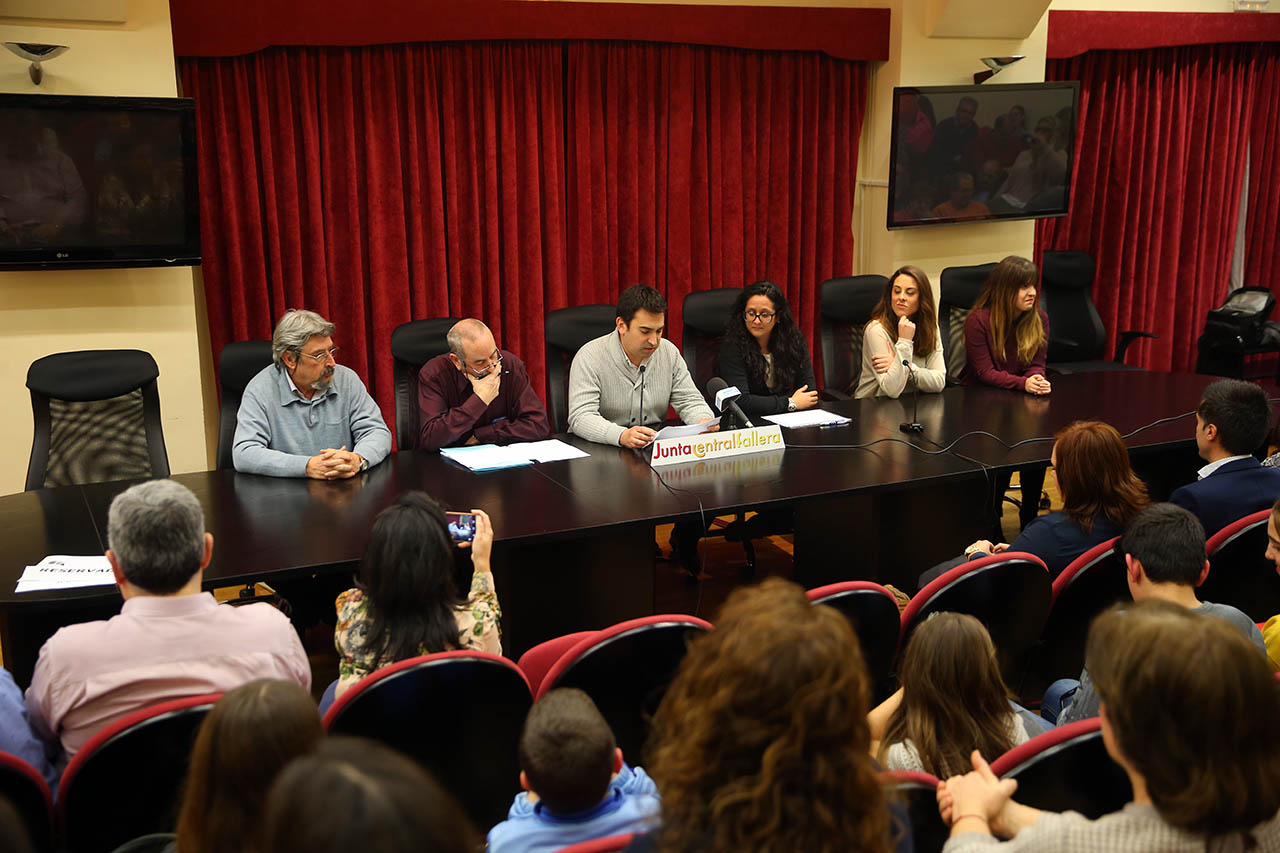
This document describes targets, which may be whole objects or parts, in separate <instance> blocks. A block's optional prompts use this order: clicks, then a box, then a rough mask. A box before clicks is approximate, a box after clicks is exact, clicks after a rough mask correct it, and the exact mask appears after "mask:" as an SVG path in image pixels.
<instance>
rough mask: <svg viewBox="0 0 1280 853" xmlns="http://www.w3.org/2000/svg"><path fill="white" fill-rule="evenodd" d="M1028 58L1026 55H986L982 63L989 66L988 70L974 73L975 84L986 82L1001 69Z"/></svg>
mask: <svg viewBox="0 0 1280 853" xmlns="http://www.w3.org/2000/svg"><path fill="white" fill-rule="evenodd" d="M1023 59H1026V57H1025V56H984V57H982V64H983V65H985V66H987V68H988V70H987V71H978V72H976V73H975V74H974V75H973V85H975V86H976V85H978V84H979V83H985V82H986V81H988V80H990V79H991V78H992V77H994V76H996V75H997V74H999V73H1000V72H1001V71H1003V70H1005V69H1006V68H1008V67H1009V66H1010V65H1012V64H1013V63H1015V62H1019V61H1021V60H1023Z"/></svg>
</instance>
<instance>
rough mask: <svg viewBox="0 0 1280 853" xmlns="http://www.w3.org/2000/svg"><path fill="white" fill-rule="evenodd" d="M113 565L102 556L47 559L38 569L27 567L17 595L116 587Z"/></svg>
mask: <svg viewBox="0 0 1280 853" xmlns="http://www.w3.org/2000/svg"><path fill="white" fill-rule="evenodd" d="M115 582H116V579H115V576H114V575H112V574H111V564H110V563H108V562H107V558H106V557H105V556H103V555H102V554H98V555H96V556H92V557H68V556H64V555H60V554H55V555H51V556H48V557H45V558H44V559H43V560H41V561H40V562H39V563H36V564H35V565H34V566H27V567H26V569H25V570H24V571H23V572H22V577H20V578H18V585H17V587H16V588H15V589H14V592H32V591H34V590H42V589H72V588H75V587H81V586H105V585H107V584H114V583H115Z"/></svg>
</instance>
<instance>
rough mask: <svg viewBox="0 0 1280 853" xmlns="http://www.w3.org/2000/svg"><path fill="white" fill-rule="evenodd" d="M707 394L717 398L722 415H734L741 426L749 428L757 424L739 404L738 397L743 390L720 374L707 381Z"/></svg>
mask: <svg viewBox="0 0 1280 853" xmlns="http://www.w3.org/2000/svg"><path fill="white" fill-rule="evenodd" d="M707 396H708V397H710V398H711V399H713V400H715V403H716V408H717V409H719V410H720V413H721V414H722V415H730V416H732V417H733V419H734V420H735V421H737V423H738V425H739V426H743V427H746V428H748V429H750V428H752V427H754V426H755V424H753V423H751V419H750V418H748V417H747V416H746V414H745V413H744V412H743V411H742V407H741V406H739V405H738V398H739V397H741V396H742V392H741V391H739V390H738V389H737V388H735V387H734V386H732V385H730V384H729V383H728V382H725V381H724V380H723V379H721V378H720V377H719V376H713V377H711V380H710V381H709V382H707Z"/></svg>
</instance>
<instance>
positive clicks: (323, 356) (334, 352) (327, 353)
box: [298, 347, 338, 364]
mask: <svg viewBox="0 0 1280 853" xmlns="http://www.w3.org/2000/svg"><path fill="white" fill-rule="evenodd" d="M298 355H300V356H302V357H303V358H309V359H311V360H312V361H316V362H319V363H321V364H323V363H324V362H326V361H328V360H329V359H331V358H332V359H333V360H334V361H337V360H338V348H337V347H329V348H328V349H322V350H320V352H299V353H298Z"/></svg>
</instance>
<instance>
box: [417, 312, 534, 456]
mask: <svg viewBox="0 0 1280 853" xmlns="http://www.w3.org/2000/svg"><path fill="white" fill-rule="evenodd" d="M448 340H449V352H448V353H446V354H444V355H438V356H436V357H435V358H433V359H431V360H430V361H428V362H427V363H426V364H424V365H422V369H421V370H420V371H419V372H418V419H419V422H420V423H421V424H422V428H421V432H420V433H419V436H418V447H419V449H422V450H439V449H440V448H442V447H452V446H454V445H458V444H511V443H512V442H517V441H541V440H542V439H544V438H546V437H547V436H548V435H550V434H551V427H550V426H548V424H547V410H546V407H545V406H543V405H542V400H540V399H539V398H538V395H537V393H536V392H535V391H534V390H533V386H532V385H530V384H529V373H528V371H526V370H525V367H524V362H523V361H521V360H520V359H519V358H517V357H516V356H515V354H514V353H510V352H507V351H506V350H501V349H498V344H497V342H496V341H494V339H493V332H491V331H489V327H488V326H486V325H485V324H484V323H481V322H480V321H479V320H460V321H458V322H457V323H455V324H454V326H453V328H452V329H450V330H449V338H448ZM504 376H505V377H506V379H505V380H504V379H503V377H504Z"/></svg>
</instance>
